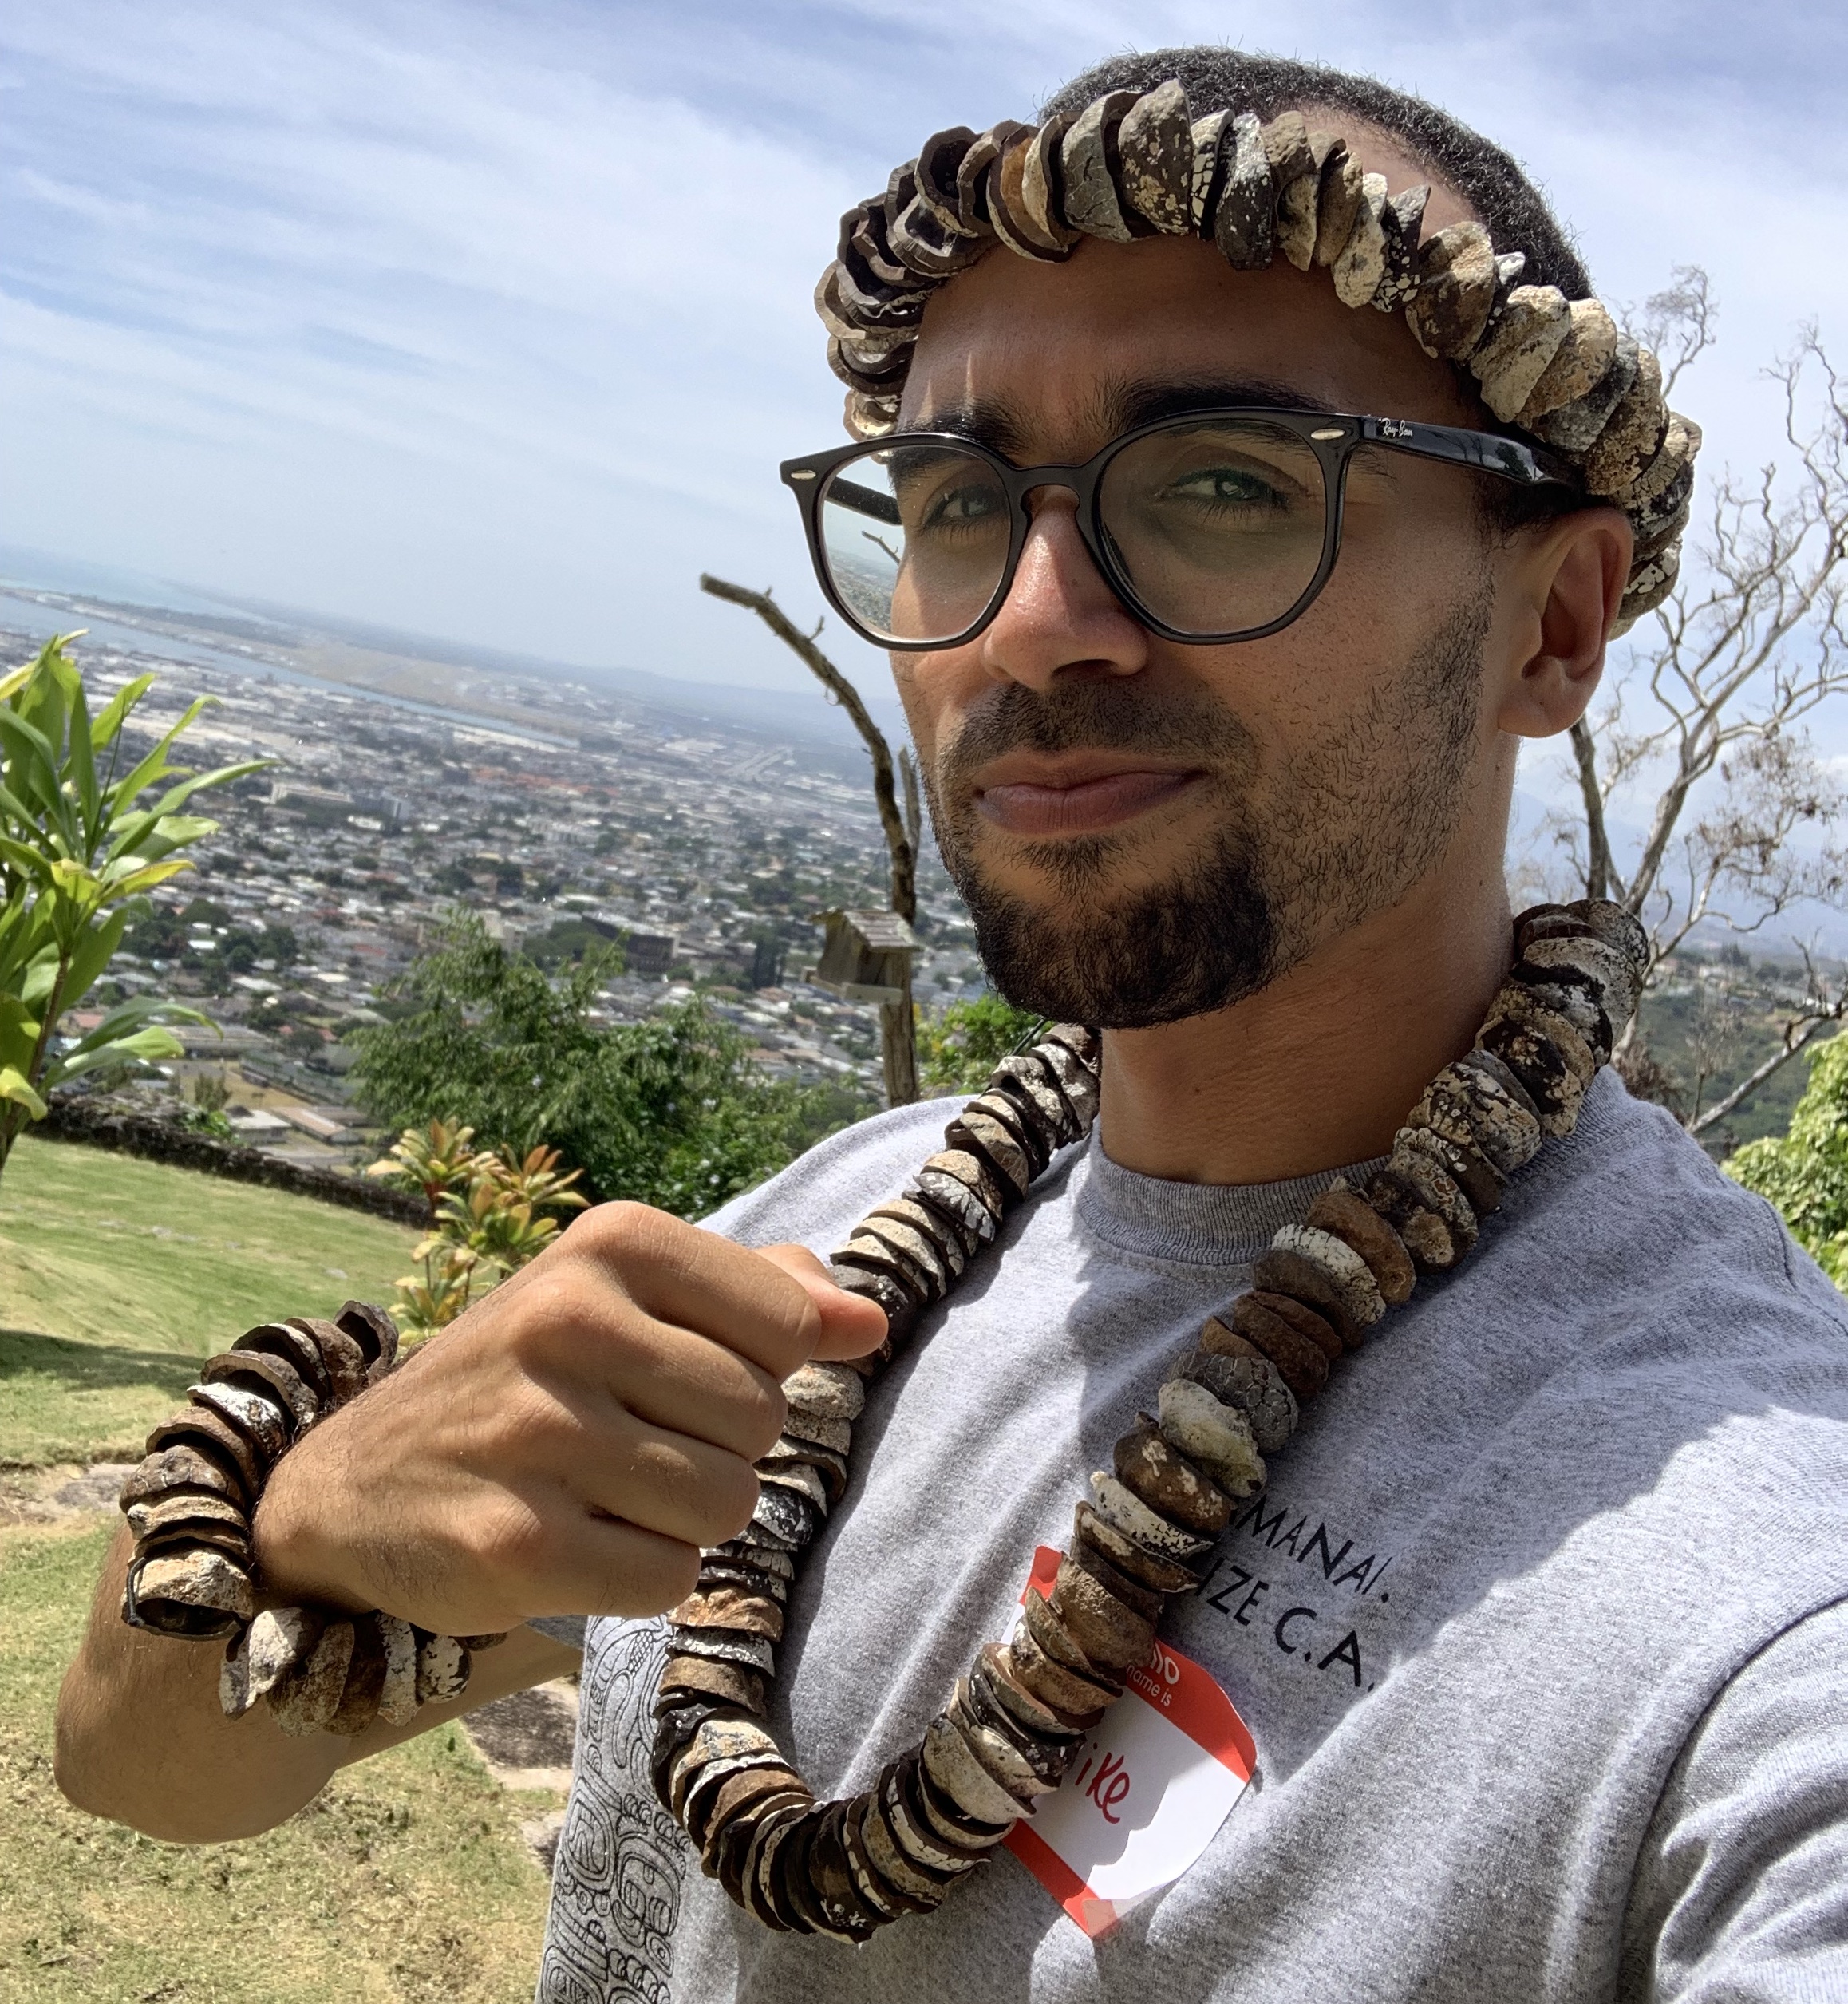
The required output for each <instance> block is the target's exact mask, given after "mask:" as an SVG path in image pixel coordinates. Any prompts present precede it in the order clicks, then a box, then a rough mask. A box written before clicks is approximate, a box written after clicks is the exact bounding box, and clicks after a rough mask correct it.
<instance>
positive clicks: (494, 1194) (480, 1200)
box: [366, 1121, 586, 1336]
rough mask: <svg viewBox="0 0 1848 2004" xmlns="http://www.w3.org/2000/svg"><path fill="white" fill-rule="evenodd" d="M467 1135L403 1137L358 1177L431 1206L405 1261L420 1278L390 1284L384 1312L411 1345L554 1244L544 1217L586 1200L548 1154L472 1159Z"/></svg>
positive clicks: (454, 1127)
mask: <svg viewBox="0 0 1848 2004" xmlns="http://www.w3.org/2000/svg"><path fill="white" fill-rule="evenodd" d="M474 1132H475V1131H474V1129H473V1128H469V1127H465V1126H464V1125H462V1124H461V1123H460V1122H459V1121H432V1122H431V1123H430V1125H429V1126H428V1128H425V1129H419V1128H406V1129H405V1132H403V1133H402V1134H401V1135H400V1136H399V1137H398V1139H397V1141H396V1142H395V1143H394V1144H393V1146H392V1150H391V1152H390V1154H389V1156H386V1157H385V1160H383V1161H380V1162H375V1163H373V1164H372V1166H371V1168H369V1169H368V1170H367V1172H366V1173H367V1174H368V1175H369V1176H380V1177H381V1178H384V1179H385V1180H390V1181H393V1182H397V1183H399V1184H409V1186H410V1187H412V1188H417V1189H421V1190H422V1191H423V1192H424V1194H425V1196H428V1197H429V1199H430V1200H431V1203H432V1208H433V1211H434V1218H433V1221H432V1227H431V1229H430V1230H429V1231H428V1232H427V1233H426V1234H425V1235H424V1237H423V1238H422V1239H420V1240H419V1241H418V1243H417V1247H416V1249H415V1251H413V1254H412V1257H413V1259H417V1260H418V1261H420V1262H421V1263H422V1267H423V1271H422V1272H421V1273H418V1274H406V1275H402V1276H401V1278H400V1279H399V1280H398V1282H397V1289H398V1298H397V1300H396V1301H394V1302H393V1304H392V1312H393V1314H394V1315H395V1316H396V1317H397V1320H398V1322H399V1323H400V1324H401V1326H402V1327H403V1328H404V1329H405V1331H406V1332H407V1333H408V1334H410V1335H413V1336H427V1335H430V1334H434V1332H435V1331H436V1330H439V1329H441V1328H444V1327H445V1326H447V1325H448V1323H450V1322H453V1321H454V1320H455V1319H456V1317H457V1316H458V1315H460V1314H461V1313H462V1311H463V1310H464V1309H465V1308H467V1307H468V1304H469V1303H470V1302H471V1301H472V1300H473V1299H474V1298H475V1297H476V1294H486V1293H488V1292H489V1291H491V1290H492V1289H493V1288H495V1287H498V1286H499V1285H500V1283H501V1282H502V1281H503V1280H504V1279H506V1278H507V1275H509V1274H511V1273H517V1272H518V1271H519V1269H520V1268H521V1267H523V1266H526V1265H527V1264H528V1263H529V1262H531V1261H532V1260H534V1259H537V1258H538V1257H539V1255H540V1254H541V1253H542V1252H543V1251H545V1249H546V1247H547V1246H549V1245H550V1244H551V1242H552V1240H553V1239H555V1238H556V1237H557V1236H558V1231H559V1221H558V1219H556V1218H555V1217H550V1216H547V1215H546V1214H547V1212H548V1211H569V1210H577V1209H581V1208H582V1207H583V1205H584V1204H585V1203H586V1199H585V1197H584V1196H582V1194H581V1192H578V1190H576V1189H575V1188H573V1187H572V1186H573V1185H574V1184H575V1183H576V1182H577V1181H578V1176H579V1174H580V1172H579V1171H578V1170H576V1169H571V1170H561V1169H560V1168H559V1153H558V1151H557V1149H555V1148H529V1149H528V1150H527V1152H526V1153H525V1154H524V1155H523V1156H519V1155H515V1154H514V1153H512V1152H509V1151H507V1150H500V1151H496V1150H494V1149H484V1150H482V1151H480V1152H475V1151H473V1150H472V1148H470V1145H469V1144H471V1142H472V1140H473V1139H474Z"/></svg>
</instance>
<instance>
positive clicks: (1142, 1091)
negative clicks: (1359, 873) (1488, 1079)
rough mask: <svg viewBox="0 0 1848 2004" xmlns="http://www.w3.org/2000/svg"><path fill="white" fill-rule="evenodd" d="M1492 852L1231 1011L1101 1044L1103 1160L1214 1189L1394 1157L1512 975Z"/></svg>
mask: <svg viewBox="0 0 1848 2004" xmlns="http://www.w3.org/2000/svg"><path fill="white" fill-rule="evenodd" d="M1479 853H1480V852H1479ZM1488 853H1489V855H1490V856H1491V857H1492V858H1493V859H1494V864H1495V867H1494V868H1492V869H1490V870H1484V869H1483V868H1481V867H1480V866H1479V865H1475V866H1471V867H1470V868H1467V870H1460V871H1459V869H1456V868H1444V869H1440V870H1439V871H1438V872H1435V873H1434V874H1433V875H1432V876H1430V877H1428V878H1427V879H1424V882H1423V883H1420V885H1418V886H1417V887H1416V888H1415V889H1414V891H1412V894H1411V895H1409V896H1408V898H1407V899H1404V901H1403V902H1402V903H1400V904H1398V905H1396V906H1395V907H1393V908H1392V910H1390V911H1381V912H1376V913H1375V914H1373V915H1372V916H1371V917H1370V918H1368V919H1365V920H1364V921H1363V922H1362V923H1360V924H1359V925H1358V926H1356V927H1353V928H1352V930H1350V931H1348V932H1345V933H1344V934H1342V935H1341V937H1339V938H1338V939H1334V940H1332V941H1330V942H1329V943H1328V944H1327V945H1325V946H1324V947H1321V948H1319V949H1318V950H1317V951H1315V952H1314V953H1313V954H1312V955H1309V958H1308V959H1305V960H1303V961H1302V962H1299V963H1298V964H1297V966H1294V967H1293V968H1291V969H1290V970H1289V972H1288V973H1287V974H1283V975H1281V976H1280V977H1279V978H1277V980H1276V981H1274V982H1272V983H1271V984H1270V986H1269V987H1267V988H1266V989H1264V990H1262V992H1260V993H1259V994H1255V995H1252V996H1250V997H1248V998H1246V1000H1245V1001H1243V1002H1238V1003H1237V1004H1235V1005H1234V1006H1233V1007H1231V1008H1230V1009H1224V1010H1216V1011H1214V1013H1213V1014H1210V1015H1206V1016H1194V1017H1190V1018H1187V1020H1186V1021H1185V1022H1178V1023H1167V1024H1163V1026H1161V1027H1159V1029H1155V1030H1111V1031H1108V1032H1107V1033H1106V1034H1105V1038H1104V1052H1105V1061H1104V1090H1103V1104H1102V1109H1101V1112H1100V1136H1101V1139H1102V1142H1103V1146H1104V1152H1105V1153H1106V1154H1107V1155H1108V1156H1109V1157H1110V1159H1111V1160H1112V1161H1113V1162H1116V1163H1119V1164H1121V1165H1122V1166H1123V1168H1127V1169H1133V1170H1136V1171H1138V1172H1140V1173H1141V1174H1143V1175H1144V1176H1159V1177H1162V1178H1163V1179H1164V1180H1167V1181H1170V1182H1177V1183H1213V1184H1244V1183H1272V1182H1275V1181H1277V1180H1280V1179H1281V1178H1283V1177H1285V1176H1304V1175H1307V1174H1309V1173H1310V1172H1313V1171H1314V1170H1317V1169H1327V1168H1339V1167H1341V1166H1342V1165H1343V1164H1347V1163H1350V1162H1360V1161H1364V1160H1367V1159H1368V1158H1369V1157H1370V1156H1376V1155H1384V1154H1385V1153H1387V1152H1388V1151H1389V1150H1390V1148H1392V1136H1393V1135H1394V1134H1395V1133H1396V1132H1397V1130H1398V1128H1400V1125H1402V1124H1403V1123H1404V1118H1405V1116H1406V1114H1407V1113H1408V1111H1409V1110H1410V1109H1411V1108H1412V1105H1413V1104H1414V1102H1415V1101H1416V1100H1417V1098H1418V1097H1419V1095H1420V1093H1422V1092H1423V1091H1424V1088H1425V1086H1426V1085H1427V1083H1428V1082H1429V1081H1430V1079H1431V1077H1432V1075H1433V1074H1434V1073H1437V1072H1439V1071H1440V1070H1442V1069H1443V1067H1444V1065H1447V1064H1448V1063H1449V1062H1450V1061H1451V1059H1452V1058H1454V1057H1459V1056H1460V1055H1461V1054H1462V1053H1463V1052H1464V1051H1466V1050H1467V1049H1468V1048H1469V1046H1470V1044H1471V1042H1472V1040H1473V1039H1474V1038H1475V1033H1476V1030H1477V1029H1478V1027H1479V1026H1480V1024H1481V1022H1482V1019H1483V1015H1484V1014H1485V1013H1486V1012H1487V1009H1488V1006H1489V1003H1490V1001H1491V998H1493V996H1494V994H1495V990H1496V988H1497V987H1498V986H1499V984H1500V982H1501V981H1502V977H1503V975H1504V974H1506V972H1507V968H1508V953H1509V926H1510V915H1509V910H1508V900H1507V894H1506V890H1505V888H1504V887H1503V884H1502V874H1501V869H1500V860H1499V859H1500V850H1499V845H1491V847H1490V848H1489V849H1488ZM1459 879H1461V880H1459Z"/></svg>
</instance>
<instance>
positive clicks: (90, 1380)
mask: <svg viewBox="0 0 1848 2004" xmlns="http://www.w3.org/2000/svg"><path fill="white" fill-rule="evenodd" d="M199 1362H200V1360H199V1358H196V1357H184V1356H182V1355H180V1353H179V1352H178V1351H176V1350H129V1349H128V1348H127V1347H125V1346H124V1345H121V1344H119V1343H81V1342H73V1340H72V1339H71V1338H69V1337H68V1336H47V1335H45V1334H43V1333H42V1332H41V1331H40V1330H31V1329H0V1381H4V1380H5V1379H6V1378H24V1377H26V1376H29V1375H30V1376H34V1377H44V1378H56V1379H57V1381H58V1382H59V1384H60V1385H62V1386H64V1388H65V1389H66V1390H68V1391H73V1392H101V1391H108V1390H109V1389H113V1388H114V1387H116V1386H119V1385H148V1386H150V1387H152V1389H154V1390H156V1391H159V1392H167V1393H171V1394H172V1396H173V1397H175V1398H176V1399H178V1398H181V1397H184V1395H185V1392H186V1388H187V1386H188V1385H190V1384H192V1382H193V1381H194V1380H195V1378H197V1377H198V1376H199Z"/></svg>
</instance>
